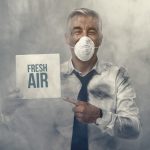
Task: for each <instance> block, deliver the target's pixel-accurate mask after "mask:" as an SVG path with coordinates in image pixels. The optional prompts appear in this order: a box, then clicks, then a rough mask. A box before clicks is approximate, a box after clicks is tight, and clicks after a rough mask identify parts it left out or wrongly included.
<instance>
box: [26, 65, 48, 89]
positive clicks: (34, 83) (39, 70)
mask: <svg viewBox="0 0 150 150" xmlns="http://www.w3.org/2000/svg"><path fill="white" fill-rule="evenodd" d="M27 72H28V75H29V76H28V88H47V87H48V74H47V64H29V65H27Z"/></svg>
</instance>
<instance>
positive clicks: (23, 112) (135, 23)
mask: <svg viewBox="0 0 150 150" xmlns="http://www.w3.org/2000/svg"><path fill="white" fill-rule="evenodd" d="M77 7H88V8H91V9H94V10H96V11H97V12H98V13H99V14H100V15H101V17H102V20H103V36H104V39H103V43H102V46H101V48H100V49H99V54H98V55H99V57H100V59H101V58H103V60H104V61H112V62H113V63H114V64H119V65H123V66H125V67H127V68H128V71H129V74H130V76H131V78H132V81H133V84H134V87H135V89H136V92H137V105H138V107H139V109H140V115H141V122H142V134H141V135H140V138H139V139H138V140H136V141H122V143H123V146H122V150H123V149H124V150H130V149H136V150H140V149H141V148H142V149H144V150H148V149H149V147H150V144H149V139H150V134H149V133H150V131H149V123H150V118H149V114H150V110H149V104H150V102H149V97H150V92H149V89H150V79H149V77H150V71H149V66H150V51H149V48H150V44H149V43H150V42H149V39H150V34H149V33H150V26H149V24H150V2H148V1H147V0H142V1H141V0H123V1H120V0H113V1H111V0H86V1H80V0H76V1H69V0H64V1H59V0H42V1H41V0H32V1H30V0H25V1H20V0H5V1H4V0H0V34H1V35H0V83H1V85H0V90H1V95H0V96H1V98H0V103H1V104H2V103H3V101H4V97H5V95H7V93H8V91H9V90H10V89H13V88H14V87H15V55H16V54H29V53H30V54H31V53H60V55H61V62H63V61H65V60H67V59H68V58H69V56H70V52H69V49H68V46H67V45H66V43H65V38H64V33H65V20H66V18H67V15H68V14H69V12H70V11H71V10H72V9H74V8H77ZM24 103H25V104H24V106H21V107H19V108H18V109H17V111H16V112H15V113H14V116H15V117H14V116H12V120H13V121H10V123H9V124H8V126H7V127H6V126H5V125H2V126H1V125H0V149H2V150H9V149H11V150H13V149H14V150H17V149H18V150H20V149H22V150H29V149H37V150H41V149H45V150H47V149H48V147H50V144H52V143H51V142H50V141H49V140H48V138H49V134H50V133H51V132H54V131H49V125H50V124H51V122H50V121H49V119H48V118H49V117H50V116H51V115H50V114H52V112H49V111H46V110H50V109H49V107H51V106H50V104H49V102H48V101H45V103H44V104H43V101H38V102H36V101H34V100H33V101H27V102H26V101H25V102H24ZM16 107H18V105H17V106H16ZM31 110H32V111H31ZM44 110H45V111H44ZM41 112H42V113H41ZM35 116H36V117H35ZM13 117H14V118H13ZM20 118H21V119H20ZM39 118H40V119H39ZM43 122H45V123H43ZM17 131H19V132H17ZM38 135H41V136H40V137H39V138H35V137H38ZM45 135H46V136H47V140H45V139H44V136H45ZM42 137H43V138H42ZM12 139H13V140H12ZM43 139H44V140H43ZM57 140H58V141H60V142H62V141H61V139H57ZM17 141H19V143H18V142H17ZM29 141H30V144H29ZM52 141H53V140H52ZM31 143H33V144H31ZM55 144H56V142H55ZM56 145H57V144H56ZM56 149H57V148H56Z"/></svg>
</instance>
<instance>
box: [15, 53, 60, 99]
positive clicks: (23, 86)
mask: <svg viewBox="0 0 150 150" xmlns="http://www.w3.org/2000/svg"><path fill="white" fill-rule="evenodd" d="M16 87H17V88H19V89H20V90H21V92H22V93H23V98H24V99H36V98H59V97H61V84H60V56H59V54H33V55H16Z"/></svg>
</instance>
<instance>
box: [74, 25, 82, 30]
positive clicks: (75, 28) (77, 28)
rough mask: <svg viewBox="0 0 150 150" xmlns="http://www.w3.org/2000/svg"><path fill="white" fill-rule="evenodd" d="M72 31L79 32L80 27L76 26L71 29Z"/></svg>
mask: <svg viewBox="0 0 150 150" xmlns="http://www.w3.org/2000/svg"><path fill="white" fill-rule="evenodd" d="M72 29H73V30H81V27H78V26H76V27H73V28H72Z"/></svg>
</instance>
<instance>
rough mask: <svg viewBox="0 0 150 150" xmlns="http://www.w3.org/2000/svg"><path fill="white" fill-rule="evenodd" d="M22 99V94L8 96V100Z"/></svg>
mask: <svg viewBox="0 0 150 150" xmlns="http://www.w3.org/2000/svg"><path fill="white" fill-rule="evenodd" d="M19 98H23V95H22V93H12V94H10V95H9V96H8V99H19Z"/></svg>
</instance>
